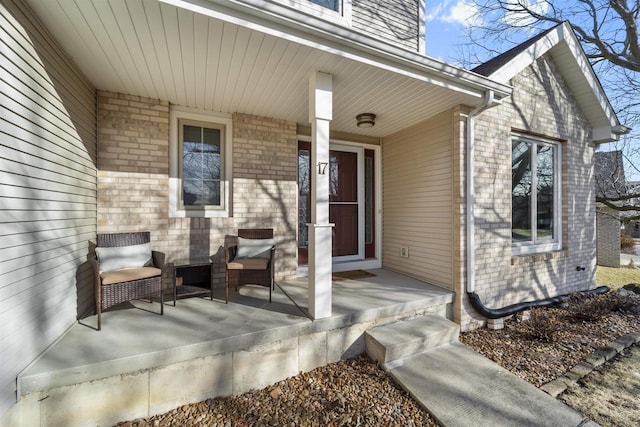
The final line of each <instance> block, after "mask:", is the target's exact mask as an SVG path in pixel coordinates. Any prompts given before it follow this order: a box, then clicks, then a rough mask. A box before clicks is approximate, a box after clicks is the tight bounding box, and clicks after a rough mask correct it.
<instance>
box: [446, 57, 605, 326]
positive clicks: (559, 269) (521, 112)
mask: <svg viewBox="0 0 640 427" xmlns="http://www.w3.org/2000/svg"><path fill="white" fill-rule="evenodd" d="M511 84H512V86H513V87H514V91H513V94H512V96H511V97H510V98H508V99H506V100H504V102H503V104H502V105H500V106H498V107H495V108H492V109H489V110H487V111H485V112H484V113H482V114H481V115H480V116H479V117H478V118H477V119H476V129H475V134H476V141H475V142H476V158H475V163H476V175H475V200H476V204H475V214H476V229H475V239H476V245H475V246H476V249H475V260H476V292H477V293H478V295H479V296H480V297H481V299H482V301H483V303H484V304H485V305H486V306H488V307H491V308H498V307H503V306H506V305H509V304H513V303H516V302H521V301H525V300H535V299H540V298H546V297H549V296H554V295H559V294H565V293H568V292H571V291H575V290H581V289H588V288H591V287H593V285H594V281H595V265H596V262H595V255H596V251H595V202H594V200H595V193H594V191H595V187H594V182H593V167H592V160H593V152H594V146H593V144H591V143H590V138H591V135H590V127H589V125H588V123H587V121H586V119H585V117H584V115H583V114H582V112H581V111H580V109H579V108H578V105H577V103H576V101H575V99H574V98H573V97H572V95H571V92H570V90H569V88H568V86H567V84H566V82H565V81H564V80H563V79H562V78H561V76H560V74H559V72H558V71H557V70H556V68H555V65H554V63H553V61H552V60H551V59H550V58H549V57H548V56H545V57H543V58H541V59H539V60H538V61H536V62H535V63H534V64H532V65H531V66H530V67H528V68H527V69H525V70H523V71H522V72H521V73H519V74H518V75H517V76H516V77H515V78H514V79H512V81H511ZM454 114H455V112H454ZM465 115H466V114H465V112H464V111H463V112H462V113H461V114H460V120H464V116H465ZM512 128H515V129H522V130H526V131H530V132H535V133H537V134H541V135H544V136H547V137H549V138H556V139H561V140H565V141H566V142H562V143H561V147H562V148H561V150H562V230H563V239H562V241H563V248H562V250H561V251H559V252H557V253H552V254H551V255H549V254H544V255H531V256H512V254H511V133H512ZM459 140H460V141H464V136H463V137H461V138H460V139H459ZM462 155H464V154H462ZM459 169H460V170H459V172H458V174H462V173H463V171H464V167H463V166H462V165H460V166H459ZM460 181H461V182H464V181H463V180H462V179H460ZM459 209H460V211H459V212H458V215H460V216H461V217H462V218H463V216H462V215H464V207H463V206H462V203H461V204H460V208H459ZM460 226H461V228H460V229H459V231H458V234H459V236H460V237H461V239H460V241H462V237H463V236H464V220H462V221H461V224H460ZM461 247H463V246H461ZM459 265H460V268H461V269H462V271H461V272H459V274H458V275H457V276H456V277H458V278H462V277H463V274H464V268H465V267H464V263H463V262H462V263H460V264H459ZM578 266H580V267H585V270H584V271H578V270H577V267H578ZM464 284H465V280H459V281H458V283H457V284H456V286H455V287H456V290H457V294H458V300H457V301H456V302H457V304H456V308H455V320H456V321H458V322H459V323H460V324H461V325H462V327H463V329H470V328H474V327H477V326H480V325H482V321H483V319H482V318H481V317H480V316H479V315H478V314H477V313H476V312H475V310H474V309H473V308H472V307H471V306H470V304H469V302H468V299H467V298H466V297H465V287H464Z"/></svg>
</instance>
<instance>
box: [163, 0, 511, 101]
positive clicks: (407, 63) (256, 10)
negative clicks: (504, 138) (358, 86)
mask: <svg viewBox="0 0 640 427" xmlns="http://www.w3.org/2000/svg"><path fill="white" fill-rule="evenodd" d="M159 1H161V2H164V3H167V4H170V5H172V6H175V7H178V8H182V9H185V10H189V11H192V12H195V13H199V14H202V15H205V16H209V17H212V18H215V19H219V20H222V21H226V22H230V23H233V24H236V25H240V26H242V27H245V28H249V29H252V30H256V31H260V32H263V33H265V34H269V35H273V36H275V37H279V38H282V39H285V40H289V41H292V42H295V43H298V44H301V45H304V46H309V47H312V48H314V49H318V50H322V51H325V52H329V53H331V54H334V55H337V56H341V57H343V58H347V59H351V60H354V61H358V62H361V63H364V64H367V65H371V66H374V67H377V68H381V69H384V70H388V71H391V72H394V73H397V74H400V75H404V76H408V77H411V78H414V79H417V80H421V81H424V82H426V83H429V84H433V85H435V86H439V87H444V88H447V89H450V90H452V91H456V92H461V93H465V94H467V95H471V96H474V97H477V98H478V101H481V100H482V99H483V97H484V93H485V92H486V91H487V90H493V91H494V93H495V96H496V98H498V99H501V98H504V97H506V96H509V95H510V94H511V92H512V90H511V87H510V86H509V85H507V84H503V83H499V82H496V81H494V80H493V79H489V78H487V77H484V76H480V75H478V74H475V73H472V72H469V71H467V70H464V69H462V68H457V67H454V66H452V65H449V64H446V63H444V62H441V61H438V60H435V59H433V58H429V57H427V56H424V55H421V54H419V53H414V52H411V51H408V50H404V49H400V48H397V47H395V46H393V45H391V44H389V43H385V42H383V41H379V40H375V39H373V38H371V37H367V36H365V35H361V34H359V33H356V32H354V31H351V30H349V29H348V28H345V27H344V26H340V25H336V24H334V23H332V22H329V21H326V20H323V19H319V18H316V17H314V16H311V15H308V14H305V13H303V12H301V11H298V10H296V9H293V8H289V7H286V6H284V5H282V4H280V3H275V2H271V1H266V0H242V1H238V0H159Z"/></svg>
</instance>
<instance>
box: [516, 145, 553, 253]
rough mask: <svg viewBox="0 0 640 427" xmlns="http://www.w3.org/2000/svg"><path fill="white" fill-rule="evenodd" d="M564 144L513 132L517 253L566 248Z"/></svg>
mask: <svg viewBox="0 0 640 427" xmlns="http://www.w3.org/2000/svg"><path fill="white" fill-rule="evenodd" d="M561 164H562V163H561V146H560V144H559V143H558V142H555V141H550V140H546V139H543V138H539V137H532V136H529V135H522V134H513V135H512V146H511V241H512V252H513V254H516V255H518V254H527V253H535V252H546V251H553V250H559V249H561V247H562V230H561V228H562V207H561V200H562V198H561V193H560V191H561V188H562V185H561V182H560V180H561V177H562V174H561V172H560V168H561V166H560V165H561Z"/></svg>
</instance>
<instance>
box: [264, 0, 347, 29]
mask: <svg viewBox="0 0 640 427" xmlns="http://www.w3.org/2000/svg"><path fill="white" fill-rule="evenodd" d="M273 1H275V2H277V3H280V4H282V5H284V6H286V7H290V8H294V9H296V10H299V11H302V12H304V13H307V14H310V15H313V16H314V17H316V18H319V19H323V20H326V21H330V22H332V23H334V24H340V25H344V26H346V27H351V9H352V0H273Z"/></svg>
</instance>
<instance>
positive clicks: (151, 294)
mask: <svg viewBox="0 0 640 427" xmlns="http://www.w3.org/2000/svg"><path fill="white" fill-rule="evenodd" d="M150 242H151V237H150V233H149V232H148V231H147V232H140V233H116V234H98V236H97V242H96V243H97V245H96V250H97V251H99V250H100V249H99V248H119V247H125V246H132V245H141V244H145V243H150ZM124 250H125V249H124V248H123V252H124ZM151 259H152V263H153V264H152V265H145V266H144V267H139V268H127V269H121V270H115V271H102V270H101V266H100V261H99V259H98V256H93V257H91V261H92V263H93V266H94V272H95V293H96V311H97V313H98V330H100V329H101V327H102V324H101V313H102V311H103V310H106V309H107V308H109V307H111V306H113V305H116V304H120V303H122V302H126V301H132V300H136V299H147V298H148V299H149V300H150V301H152V300H153V298H157V297H159V298H160V314H161V315H162V314H164V297H163V288H162V273H163V269H164V259H165V255H164V253H162V252H157V251H151ZM103 261H105V262H106V260H104V259H103Z"/></svg>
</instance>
